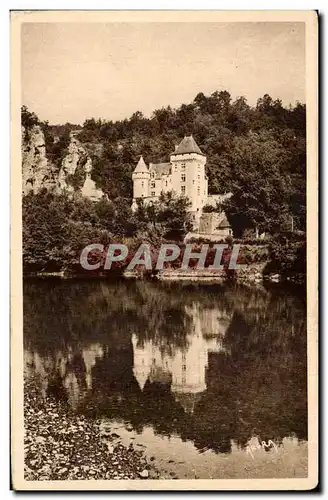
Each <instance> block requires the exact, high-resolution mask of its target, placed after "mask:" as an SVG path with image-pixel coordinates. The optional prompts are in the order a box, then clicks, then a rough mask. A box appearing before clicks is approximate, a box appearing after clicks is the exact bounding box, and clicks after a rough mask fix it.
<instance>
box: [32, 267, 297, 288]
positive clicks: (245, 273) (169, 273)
mask: <svg viewBox="0 0 328 500" xmlns="http://www.w3.org/2000/svg"><path fill="white" fill-rule="evenodd" d="M266 265H267V263H266V262H261V263H256V264H240V265H238V269H237V270H236V271H234V270H233V271H232V272H231V273H229V271H228V272H227V271H226V270H224V269H222V270H210V269H206V268H205V269H197V268H189V269H187V270H183V269H174V268H166V269H163V270H162V271H154V272H149V271H144V270H143V269H139V270H136V271H122V272H121V273H117V272H110V271H107V272H98V273H92V272H90V273H87V272H84V273H77V272H65V271H59V272H36V273H25V274H24V278H59V279H109V280H110V279H118V278H121V279H158V280H160V281H184V280H187V281H196V282H200V283H202V282H204V283H206V282H215V283H220V284H224V283H225V282H227V281H229V282H231V281H234V282H235V283H236V284H240V285H256V284H262V283H264V282H271V283H288V282H289V283H293V284H298V285H304V284H305V283H306V275H305V274H303V273H298V274H294V275H288V276H285V275H283V274H279V273H270V274H265V273H264V270H265V267H266Z"/></svg>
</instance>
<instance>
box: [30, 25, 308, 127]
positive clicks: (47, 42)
mask: <svg viewBox="0 0 328 500" xmlns="http://www.w3.org/2000/svg"><path fill="white" fill-rule="evenodd" d="M21 41H22V104H25V105H27V106H28V108H29V109H30V111H34V112H35V113H36V114H37V115H38V117H39V118H40V119H41V120H48V121H49V122H50V123H52V124H59V123H66V122H71V123H75V124H78V123H81V124H82V123H83V122H84V120H85V119H86V118H91V117H94V118H104V119H107V120H113V121H115V120H121V119H124V118H129V117H130V116H131V115H132V114H133V113H134V112H135V111H141V112H142V113H143V114H144V115H145V116H150V115H151V113H152V111H153V110H154V109H158V108H161V107H163V106H168V105H170V106H171V107H178V106H180V105H181V104H182V103H189V102H191V101H192V100H193V99H194V98H195V96H196V95H197V94H198V92H203V93H204V94H205V95H209V94H211V93H212V92H214V91H215V90H218V91H220V90H227V91H228V92H230V94H231V96H232V98H233V99H235V98H237V97H238V96H245V97H246V98H247V101H248V103H249V104H251V105H253V104H256V101H257V99H258V98H259V97H261V96H263V95H264V94H266V93H267V94H269V95H271V97H273V98H274V99H276V98H280V99H281V100H282V101H283V103H284V104H285V105H287V106H288V105H289V104H290V103H291V104H295V103H296V102H297V101H301V102H305V25H304V23H287V22H285V23H283V22H280V23H277V22H271V23H255V22H254V23H236V22H235V23H217V22H216V23H203V22H202V23H129V24H128V23H24V24H23V25H22V38H21Z"/></svg>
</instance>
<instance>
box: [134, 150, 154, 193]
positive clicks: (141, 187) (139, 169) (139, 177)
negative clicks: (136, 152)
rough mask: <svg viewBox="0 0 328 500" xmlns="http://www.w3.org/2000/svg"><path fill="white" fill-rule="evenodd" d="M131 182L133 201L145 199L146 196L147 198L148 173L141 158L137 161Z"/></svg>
mask: <svg viewBox="0 0 328 500" xmlns="http://www.w3.org/2000/svg"><path fill="white" fill-rule="evenodd" d="M132 180H133V198H134V200H135V199H137V198H146V197H147V196H149V180H150V173H149V170H148V167H147V165H146V163H145V162H144V159H143V157H142V156H140V160H139V161H138V164H137V166H136V168H135V169H134V172H133V174H132Z"/></svg>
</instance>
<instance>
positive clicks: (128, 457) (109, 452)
mask: <svg viewBox="0 0 328 500" xmlns="http://www.w3.org/2000/svg"><path fill="white" fill-rule="evenodd" d="M100 424H101V421H100V420H91V419H88V418H86V417H84V416H83V415H77V414H75V413H73V412H71V411H70V410H69V408H68V407H67V406H66V405H64V404H62V403H60V402H58V401H56V400H54V399H52V398H49V397H47V398H42V396H41V395H40V392H39V391H37V390H36V388H35V385H34V384H33V383H32V382H28V383H26V384H25V393H24V427H25V436H24V452H25V479H26V480H38V481H46V480H72V479H73V480H74V479H75V480H78V479H140V478H142V479H148V478H150V479H155V478H158V477H159V474H158V472H157V471H156V469H155V468H154V467H153V466H152V465H150V464H149V463H147V460H146V458H145V457H144V455H143V452H142V451H139V450H135V449H134V447H133V445H132V444H131V445H130V446H129V447H126V446H124V445H123V444H122V443H121V442H120V440H119V436H117V434H115V433H114V432H112V430H111V428H110V427H106V428H104V426H103V425H100Z"/></svg>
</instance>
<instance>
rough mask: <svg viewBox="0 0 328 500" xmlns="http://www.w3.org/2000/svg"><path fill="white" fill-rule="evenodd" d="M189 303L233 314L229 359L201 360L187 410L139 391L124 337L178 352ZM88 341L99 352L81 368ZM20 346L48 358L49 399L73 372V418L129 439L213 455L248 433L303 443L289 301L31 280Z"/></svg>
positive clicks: (238, 292)
mask: <svg viewBox="0 0 328 500" xmlns="http://www.w3.org/2000/svg"><path fill="white" fill-rule="evenodd" d="M195 303H197V304H199V307H200V309H201V310H206V309H208V310H217V311H218V317H220V315H222V311H225V313H224V314H225V315H226V317H229V316H230V317H231V321H230V324H229V326H228V328H227V330H226V333H225V337H224V340H223V343H224V345H225V346H226V347H227V352H229V353H230V354H229V355H227V354H224V353H212V354H211V353H210V354H209V359H208V367H207V376H206V381H207V389H206V391H205V392H203V393H200V394H198V395H197V398H196V399H195V402H194V405H193V411H192V412H190V413H188V412H186V411H185V407H184V406H183V405H182V403H181V402H179V399H177V398H176V397H175V395H174V394H173V393H172V392H171V390H170V385H169V384H163V383H162V384H160V383H158V382H151V381H149V380H148V381H147V382H146V384H145V387H144V389H143V390H141V389H140V387H139V385H138V383H137V381H136V379H135V377H134V375H133V352H132V344H131V337H132V334H135V335H136V336H137V337H138V341H139V342H140V344H141V345H142V344H143V342H146V341H152V342H153V343H154V344H156V345H159V346H160V348H161V350H162V351H163V352H166V353H168V354H169V355H170V354H172V353H173V352H174V351H175V350H176V349H178V348H186V347H187V345H186V339H187V334H188V333H190V328H191V327H192V320H193V318H192V316H191V312H190V311H192V310H193V308H192V306H193V304H195ZM207 333H210V332H207ZM92 343H93V344H95V345H100V346H102V348H101V352H102V355H101V356H96V357H95V358H94V362H93V364H92V367H91V368H87V366H86V363H85V358H84V357H83V355H82V353H83V352H84V350H85V349H88V347H89V346H90V345H91V344H92ZM24 345H25V347H26V349H27V350H28V351H29V352H37V353H38V354H39V355H40V357H41V358H44V359H45V358H46V357H47V358H50V359H53V360H54V361H53V362H52V363H48V364H47V367H46V368H45V371H47V370H48V391H49V392H52V393H53V394H55V395H56V396H57V397H59V398H61V399H64V398H65V395H66V397H67V392H68V383H67V380H68V377H69V376H71V375H74V378H73V379H72V380H74V381H75V382H74V383H75V384H77V387H76V388H77V393H76V394H77V396H76V397H77V400H78V401H77V410H78V411H83V412H86V413H88V414H90V415H97V416H102V415H106V416H108V417H110V418H115V419H118V420H125V421H126V422H130V424H132V426H133V427H134V429H135V430H136V431H137V432H141V430H142V428H143V426H145V425H151V426H153V428H154V429H155V431H156V432H158V433H160V434H165V435H172V434H178V435H180V436H181V437H182V439H184V440H192V441H193V442H194V443H195V445H196V446H197V448H198V449H200V450H202V449H206V448H211V449H213V450H215V451H220V452H228V451H229V450H230V446H231V445H230V443H231V439H234V440H235V441H236V442H237V443H239V444H240V445H245V444H246V443H247V441H248V440H249V438H250V437H251V436H253V435H258V436H259V437H260V439H261V440H266V441H267V440H269V439H275V440H276V441H277V440H281V439H282V438H283V437H284V436H288V435H290V434H291V433H295V434H296V435H297V436H298V437H299V438H301V439H304V438H306V432H307V404H306V399H307V398H306V377H307V372H306V318H305V313H304V307H303V304H302V301H301V300H300V299H299V298H297V297H296V296H294V295H288V294H286V293H282V292H280V291H277V292H272V291H265V290H263V289H248V288H241V287H238V288H235V287H228V288H223V287H220V286H214V287H208V286H207V287H204V286H199V285H196V286H194V285H180V284H160V283H149V282H119V283H112V284H108V283H106V282H56V283H50V282H41V283H40V282H37V283H30V282H29V283H26V284H25V290H24ZM59 351H61V353H62V356H63V357H64V358H65V353H68V352H70V353H71V354H70V355H68V354H67V356H66V367H65V370H64V371H63V370H59V368H58V362H55V358H56V356H57V357H58V352H59ZM88 370H89V371H90V373H91V379H92V385H91V386H90V387H88V383H87V372H88ZM43 376H45V375H43ZM65 377H66V378H65ZM65 381H66V382H65Z"/></svg>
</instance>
